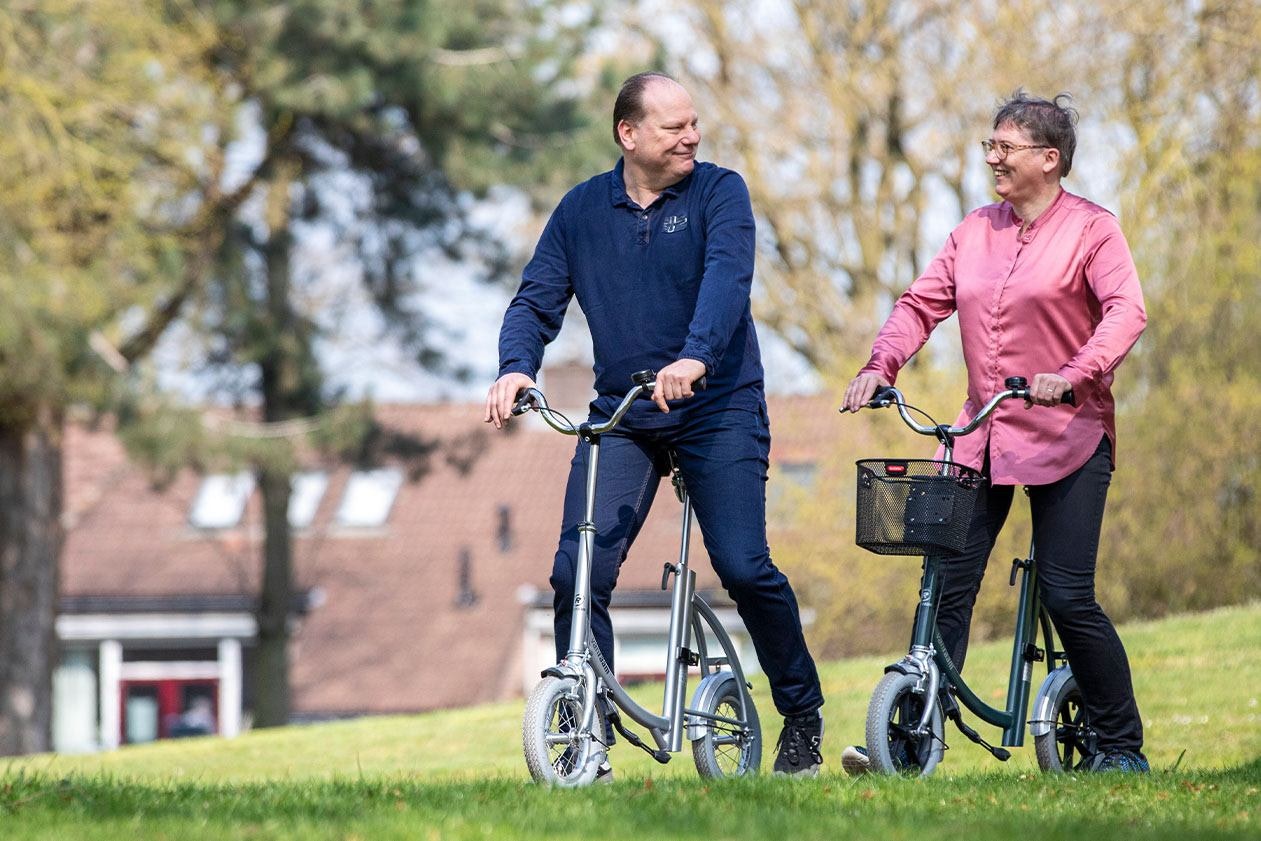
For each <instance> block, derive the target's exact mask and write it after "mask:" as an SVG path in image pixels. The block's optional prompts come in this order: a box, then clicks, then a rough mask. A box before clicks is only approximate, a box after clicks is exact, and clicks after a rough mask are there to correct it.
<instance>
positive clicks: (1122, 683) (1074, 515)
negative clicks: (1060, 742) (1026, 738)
mask: <svg viewBox="0 0 1261 841" xmlns="http://www.w3.org/2000/svg"><path fill="white" fill-rule="evenodd" d="M986 467H987V468H988V465H986ZM1111 479H1112V450H1111V445H1110V443H1109V441H1108V439H1107V438H1106V437H1105V438H1104V439H1103V441H1102V442H1100V444H1099V448H1098V449H1097V450H1096V451H1095V453H1094V455H1092V456H1091V457H1090V460H1089V461H1087V462H1086V463H1085V464H1084V465H1082V467H1081V468H1079V469H1078V470H1076V471H1074V472H1073V473H1070V474H1069V475H1068V476H1066V477H1064V478H1063V479H1060V480H1059V481H1058V482H1053V483H1051V484H1049V485H1040V486H1032V487H1030V488H1029V508H1030V513H1031V514H1032V517H1033V538H1034V543H1035V545H1036V547H1037V560H1038V595H1039V596H1040V597H1041V599H1042V604H1043V605H1045V606H1046V609H1047V612H1048V613H1049V614H1050V615H1051V621H1052V623H1054V625H1055V630H1056V632H1057V633H1058V634H1059V636H1060V639H1061V641H1062V642H1063V644H1064V651H1065V653H1066V654H1067V655H1068V662H1069V665H1070V666H1072V669H1073V676H1074V677H1076V678H1077V686H1078V688H1079V689H1081V693H1082V700H1083V702H1084V705H1085V707H1086V713H1087V715H1088V716H1089V717H1090V723H1091V726H1092V727H1093V728H1094V729H1095V731H1096V732H1097V733H1098V734H1099V749H1100V751H1106V750H1133V751H1138V750H1140V749H1141V748H1142V745H1143V722H1142V720H1141V718H1140V717H1139V713H1138V705H1137V703H1136V702H1135V700H1134V687H1133V684H1132V682H1131V680H1130V664H1129V660H1128V659H1127V658H1126V655H1125V647H1124V646H1123V645H1122V644H1121V638H1120V637H1119V636H1117V632H1116V629H1115V628H1114V627H1113V626H1112V621H1111V620H1110V619H1108V617H1107V615H1106V614H1105V613H1104V612H1103V608H1101V607H1100V606H1099V603H1098V602H1097V601H1095V558H1096V556H1097V554H1098V551H1099V532H1100V529H1101V527H1102V525H1103V509H1104V503H1105V501H1106V500H1107V496H1108V485H1109V484H1110V482H1111ZM1014 490H1015V488H1014V487H1013V486H1011V485H997V486H992V485H989V484H986V485H985V486H984V487H983V489H982V492H981V495H980V498H979V499H978V500H977V506H976V510H975V511H974V512H973V515H972V530H971V532H970V534H969V537H968V544H967V546H966V547H965V548H964V551H963V554H961V555H959V556H958V557H955V558H951V559H949V560H948V561H947V562H946V563H945V564H943V567H942V569H943V573H944V579H945V580H944V584H943V588H942V599H941V607H940V609H939V611H938V614H937V627H938V628H940V629H941V637H942V641H943V642H944V643H945V644H946V648H947V650H948V652H949V654H950V657H951V659H952V660H954V663H955V665H956V666H958V667H959V668H960V669H962V668H963V660H964V657H965V656H966V654H967V650H968V625H969V624H970V623H971V621H972V608H973V606H974V605H975V604H976V595H977V591H978V590H980V587H981V577H982V576H983V575H984V574H985V564H986V561H987V560H988V559H989V555H990V551H991V550H992V549H993V548H994V541H995V540H996V539H997V538H998V533H999V531H1000V530H1001V529H1002V527H1003V523H1004V522H1005V521H1006V519H1007V513H1008V511H1010V510H1011V502H1012V496H1013V492H1014Z"/></svg>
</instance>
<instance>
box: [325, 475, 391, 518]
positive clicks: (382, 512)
mask: <svg viewBox="0 0 1261 841" xmlns="http://www.w3.org/2000/svg"><path fill="white" fill-rule="evenodd" d="M402 484H403V472H402V471H401V470H398V469H397V468H393V467H386V468H382V469H380V470H362V471H360V470H357V471H355V472H354V473H352V474H350V480H349V481H348V482H347V483H346V491H345V493H343V494H342V501H341V505H340V506H339V507H338V509H337V525H339V526H349V527H352V528H374V527H377V526H383V525H385V521H386V519H388V518H389V516H390V508H391V507H393V505H394V497H396V496H397V495H398V489H399V488H400V487H402Z"/></svg>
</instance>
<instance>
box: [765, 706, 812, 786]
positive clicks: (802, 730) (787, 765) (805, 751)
mask: <svg viewBox="0 0 1261 841" xmlns="http://www.w3.org/2000/svg"><path fill="white" fill-rule="evenodd" d="M822 745H823V714H822V713H820V712H819V711H818V710H815V711H814V712H809V713H806V714H804V715H795V716H793V715H790V716H786V717H785V718H784V729H783V730H781V731H780V733H779V741H778V742H777V743H776V745H775V773H776V774H786V775H788V776H803V777H813V776H814V775H815V774H817V773H819V767H820V766H822V765H823V754H822V753H821V749H822Z"/></svg>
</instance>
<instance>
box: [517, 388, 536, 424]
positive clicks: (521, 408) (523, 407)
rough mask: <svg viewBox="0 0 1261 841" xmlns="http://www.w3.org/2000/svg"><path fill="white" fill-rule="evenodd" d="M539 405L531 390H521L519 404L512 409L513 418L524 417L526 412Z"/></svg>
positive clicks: (518, 398)
mask: <svg viewBox="0 0 1261 841" xmlns="http://www.w3.org/2000/svg"><path fill="white" fill-rule="evenodd" d="M536 405H538V401H536V400H535V399H534V395H533V394H531V393H530V390H529V389H525V388H523V389H521V391H519V392H517V402H516V403H515V404H514V405H513V407H512V416H513V417H516V416H517V415H524V414H525V413H526V412H528V411H530V410H531V409H533V408H534V407H535V406H536Z"/></svg>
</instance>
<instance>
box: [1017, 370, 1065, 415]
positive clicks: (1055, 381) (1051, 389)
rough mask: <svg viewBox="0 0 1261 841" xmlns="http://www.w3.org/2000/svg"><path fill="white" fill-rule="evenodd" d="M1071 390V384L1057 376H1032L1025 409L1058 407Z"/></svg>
mask: <svg viewBox="0 0 1261 841" xmlns="http://www.w3.org/2000/svg"><path fill="white" fill-rule="evenodd" d="M1072 390H1073V384H1072V383H1070V382H1069V381H1068V380H1066V379H1064V378H1063V377H1061V376H1060V375H1059V374H1034V375H1033V382H1032V383H1030V384H1029V400H1028V401H1027V402H1026V403H1025V408H1026V409H1027V408H1029V407H1030V406H1033V405H1035V404H1036V405H1038V406H1058V405H1059V404H1060V401H1061V399H1062V398H1063V397H1064V395H1065V394H1067V393H1068V392H1070V391H1072Z"/></svg>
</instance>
